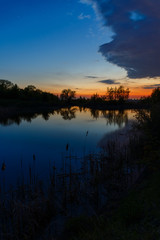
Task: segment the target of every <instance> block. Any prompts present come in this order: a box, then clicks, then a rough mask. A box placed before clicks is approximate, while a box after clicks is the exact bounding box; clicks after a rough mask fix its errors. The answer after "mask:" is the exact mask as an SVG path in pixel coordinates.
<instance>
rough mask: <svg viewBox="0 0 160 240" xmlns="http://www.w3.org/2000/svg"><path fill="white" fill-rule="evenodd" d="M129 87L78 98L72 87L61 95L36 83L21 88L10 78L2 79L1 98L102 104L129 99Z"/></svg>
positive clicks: (0, 86) (64, 90) (0, 81)
mask: <svg viewBox="0 0 160 240" xmlns="http://www.w3.org/2000/svg"><path fill="white" fill-rule="evenodd" d="M129 93H130V91H129V89H128V88H127V89H125V88H124V87H123V86H120V87H118V88H116V87H115V88H112V87H111V88H107V92H106V94H105V95H104V96H100V95H98V94H97V93H96V94H93V95H92V96H91V98H90V99H86V98H84V97H81V96H80V97H79V98H76V91H73V90H71V89H63V90H62V92H61V94H60V96H57V95H55V94H52V93H49V92H44V91H42V90H40V89H37V88H36V87H35V86H34V85H28V86H26V87H25V88H24V89H22V88H20V87H19V86H18V85H17V84H14V83H12V82H10V81H8V80H2V79H1V80H0V99H19V100H37V101H43V102H52V103H55V104H72V103H76V104H79V105H83V104H86V103H90V104H102V103H106V102H107V101H110V102H120V103H123V102H124V101H126V100H128V98H129Z"/></svg>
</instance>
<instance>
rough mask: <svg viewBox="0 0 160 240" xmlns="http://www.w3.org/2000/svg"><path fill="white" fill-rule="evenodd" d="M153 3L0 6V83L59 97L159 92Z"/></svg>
mask: <svg viewBox="0 0 160 240" xmlns="http://www.w3.org/2000/svg"><path fill="white" fill-rule="evenodd" d="M159 11H160V2H158V1H157V0H121V1H117V0H57V1H56V0H23V1H22V0H14V1H13V0H0V30H1V31H0V79H6V80H9V81H11V82H13V83H16V84H18V86H19V87H22V88H23V87H25V86H27V85H30V84H32V85H35V86H36V87H37V88H39V89H42V90H44V91H49V92H52V93H54V94H59V93H60V92H61V91H62V89H64V88H71V89H72V90H75V91H76V93H77V96H80V95H81V96H90V95H92V94H94V93H98V94H100V95H104V94H105V93H106V91H107V87H118V86H120V85H123V86H124V87H129V88H130V90H131V93H130V95H131V97H133V98H137V97H140V96H147V95H149V94H150V93H151V92H152V90H153V89H154V88H155V87H159V86H160V44H159V43H160V16H159Z"/></svg>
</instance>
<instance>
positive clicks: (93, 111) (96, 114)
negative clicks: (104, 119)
mask: <svg viewBox="0 0 160 240" xmlns="http://www.w3.org/2000/svg"><path fill="white" fill-rule="evenodd" d="M90 113H91V117H93V118H95V119H98V118H99V115H100V111H99V110H97V109H90Z"/></svg>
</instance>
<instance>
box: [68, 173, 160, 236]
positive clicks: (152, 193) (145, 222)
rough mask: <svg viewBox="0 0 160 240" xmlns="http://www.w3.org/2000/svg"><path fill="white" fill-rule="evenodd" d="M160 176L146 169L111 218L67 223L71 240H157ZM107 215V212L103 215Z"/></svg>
mask: <svg viewBox="0 0 160 240" xmlns="http://www.w3.org/2000/svg"><path fill="white" fill-rule="evenodd" d="M159 199H160V174H159V169H156V170H155V169H154V170H153V169H149V170H146V171H145V172H144V175H143V177H142V178H141V179H140V180H139V181H138V182H137V183H136V184H135V185H134V188H132V189H131V190H130V191H129V193H128V195H127V196H126V197H125V198H123V199H122V200H121V201H120V202H119V204H118V207H117V209H116V210H115V211H114V212H113V213H112V215H111V216H110V217H105V216H104V215H105V214H104V215H102V216H100V217H98V218H96V217H90V218H89V217H88V218H87V217H84V216H82V217H79V218H76V219H72V220H70V221H69V222H68V223H67V225H66V232H69V233H70V237H69V238H68V239H70V240H72V239H73V240H104V239H109V240H117V239H119V240H128V239H130V240H154V239H155V240H156V239H159V238H160V201H159ZM106 214H107V213H106Z"/></svg>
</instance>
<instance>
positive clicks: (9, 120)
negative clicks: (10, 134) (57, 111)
mask: <svg viewBox="0 0 160 240" xmlns="http://www.w3.org/2000/svg"><path fill="white" fill-rule="evenodd" d="M38 115H39V114H38V113H30V114H19V115H18V114H17V115H13V116H10V117H4V118H0V124H1V125H3V126H10V125H12V124H17V125H20V124H21V122H22V121H23V120H25V121H27V122H31V121H32V120H33V119H35V118H36V117H37V116H38Z"/></svg>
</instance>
